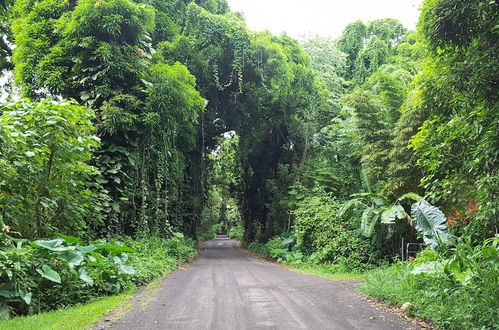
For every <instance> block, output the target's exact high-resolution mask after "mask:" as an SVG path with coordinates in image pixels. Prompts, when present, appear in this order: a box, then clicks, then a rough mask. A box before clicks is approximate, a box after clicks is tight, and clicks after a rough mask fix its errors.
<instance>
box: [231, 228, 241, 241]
mask: <svg viewBox="0 0 499 330" xmlns="http://www.w3.org/2000/svg"><path fill="white" fill-rule="evenodd" d="M229 237H230V238H233V239H235V240H238V241H239V242H242V241H243V239H244V227H243V226H241V225H237V226H235V227H231V228H230V229H229Z"/></svg>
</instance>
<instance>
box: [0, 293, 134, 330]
mask: <svg viewBox="0 0 499 330" xmlns="http://www.w3.org/2000/svg"><path fill="white" fill-rule="evenodd" d="M134 291H135V289H134V290H131V291H129V292H127V293H123V294H120V295H118V296H109V297H102V298H99V299H97V300H95V301H93V302H91V303H89V304H86V305H80V306H74V307H70V308H65V309H60V310H57V311H53V312H46V313H41V314H37V315H32V316H24V317H16V318H13V319H11V320H7V321H0V329H2V330H3V329H5V330H11V329H12V330H31V329H33V330H35V329H36V330H53V329H58V330H76V329H88V328H90V327H91V326H92V325H93V324H95V323H96V322H98V321H99V319H100V318H101V317H102V315H104V314H105V313H107V312H108V311H110V310H112V309H114V308H116V307H118V306H121V305H123V304H125V303H126V301H127V300H128V299H129V298H130V297H131V295H132V293H133V292H134Z"/></svg>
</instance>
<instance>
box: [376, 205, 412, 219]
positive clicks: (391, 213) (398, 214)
mask: <svg viewBox="0 0 499 330" xmlns="http://www.w3.org/2000/svg"><path fill="white" fill-rule="evenodd" d="M405 218H407V213H406V212H405V211H404V208H403V207H402V206H401V205H398V204H397V205H392V206H390V207H388V208H386V209H385V210H384V211H383V212H382V213H381V223H383V224H394V223H395V221H396V220H397V219H405Z"/></svg>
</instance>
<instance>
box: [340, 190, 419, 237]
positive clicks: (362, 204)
mask: <svg viewBox="0 0 499 330" xmlns="http://www.w3.org/2000/svg"><path fill="white" fill-rule="evenodd" d="M352 197H353V198H352V199H351V200H349V201H347V202H346V203H345V204H343V206H342V207H341V208H340V210H339V212H338V217H340V218H341V217H343V216H344V215H345V214H347V213H351V212H352V211H354V212H355V210H357V211H358V212H360V211H362V213H361V217H360V230H361V232H362V234H363V235H364V236H365V237H372V236H373V234H374V232H375V229H376V225H377V224H378V223H381V224H382V225H393V224H395V223H396V221H397V220H409V221H410V216H409V215H408V214H407V213H406V212H405V210H404V208H403V207H402V205H401V204H400V203H401V202H402V201H403V200H405V199H413V200H416V201H424V199H423V197H421V196H419V195H417V194H415V193H408V194H404V195H402V196H401V197H400V198H398V199H397V201H396V202H395V204H393V203H390V201H389V200H388V199H387V198H386V197H384V196H382V195H380V194H376V193H371V192H369V193H358V194H354V195H352Z"/></svg>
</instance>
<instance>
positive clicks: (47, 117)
mask: <svg viewBox="0 0 499 330" xmlns="http://www.w3.org/2000/svg"><path fill="white" fill-rule="evenodd" d="M94 116H95V115H94V113H93V111H92V110H90V109H86V108H84V107H81V106H79V105H77V104H75V103H72V102H67V101H64V102H56V101H53V100H48V99H45V100H42V101H40V102H38V103H37V102H31V101H29V100H27V99H26V100H23V101H20V102H17V103H15V104H13V105H9V106H5V107H2V106H0V159H1V161H0V167H2V169H0V191H2V192H3V193H2V194H0V209H2V213H1V214H0V221H2V220H3V221H4V222H5V223H6V225H9V226H10V227H12V228H13V229H14V230H17V231H19V232H22V234H23V236H24V237H35V236H36V237H40V236H42V235H53V234H54V233H55V232H58V231H61V232H71V233H79V234H83V232H84V230H83V229H84V228H85V227H86V224H85V221H86V220H89V219H92V221H96V219H100V217H99V216H95V214H94V213H95V212H94V209H93V208H92V207H91V206H90V202H91V200H92V198H95V197H94V196H92V195H93V194H94V192H93V191H92V190H91V187H90V185H89V184H88V181H89V180H90V179H91V178H92V176H93V175H94V174H95V173H96V170H95V168H93V167H92V166H90V165H88V164H87V162H88V161H89V160H90V158H91V156H92V152H93V151H94V150H95V149H96V148H97V147H98V146H99V138H98V137H97V136H95V135H94V133H95V129H94V126H93V124H92V120H93V119H94ZM2 218H3V219H2ZM94 224H96V223H95V222H94Z"/></svg>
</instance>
